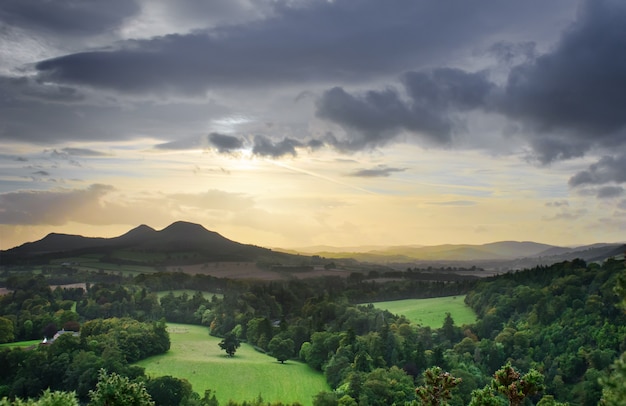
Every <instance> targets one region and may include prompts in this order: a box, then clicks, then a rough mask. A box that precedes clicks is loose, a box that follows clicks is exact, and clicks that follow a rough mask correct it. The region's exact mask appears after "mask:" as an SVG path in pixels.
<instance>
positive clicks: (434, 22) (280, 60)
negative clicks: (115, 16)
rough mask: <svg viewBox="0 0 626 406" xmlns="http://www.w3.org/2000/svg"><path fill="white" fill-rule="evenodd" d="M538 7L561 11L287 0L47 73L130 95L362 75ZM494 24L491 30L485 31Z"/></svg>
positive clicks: (401, 65) (423, 57)
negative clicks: (269, 12) (251, 16)
mask: <svg viewBox="0 0 626 406" xmlns="http://www.w3.org/2000/svg"><path fill="white" fill-rule="evenodd" d="M537 6H541V7H542V8H545V7H552V5H546V4H545V2H540V1H528V2H516V1H498V0H484V1H483V2H482V3H481V7H475V6H474V5H472V4H470V3H469V2H465V1H453V2H431V1H414V0H389V1H384V2H383V1H378V0H364V1H359V2H354V1H349V0H337V1H333V2H326V1H311V2H299V3H294V2H277V3H275V6H274V11H273V17H272V18H267V19H263V20H257V21H254V22H249V23H246V24H241V25H232V26H224V27H221V28H219V29H214V30H210V31H205V32H194V33H190V34H183V35H177V34H176V35H166V36H163V37H157V38H153V39H149V40H135V41H127V42H125V43H122V44H121V45H120V46H119V47H118V48H117V49H114V50H106V51H93V52H81V53H75V54H70V55H65V56H61V57H58V58H54V59H49V60H46V61H42V62H40V63H38V64H37V69H38V71H39V76H40V78H42V79H43V80H46V81H52V82H59V83H73V84H84V85H90V86H94V87H101V88H108V89H115V90H118V91H120V92H126V93H151V92H178V93H186V94H199V93H202V92H204V91H206V90H207V89H209V88H215V87H221V86H237V87H240V86H251V85H263V86H267V85H268V84H272V83H301V82H302V81H307V80H310V81H320V80H321V81H325V82H328V81H332V82H336V81H355V80H361V79H367V78H370V77H372V76H376V75H379V74H381V73H382V74H389V73H397V72H398V71H400V70H402V69H405V68H406V67H409V66H419V65H424V64H425V63H429V64H432V63H437V62H436V61H441V60H443V59H444V58H445V57H446V56H448V55H449V54H450V52H452V51H456V50H464V49H466V47H467V46H468V45H469V44H472V43H474V42H475V41H480V40H482V39H484V38H485V37H486V36H487V35H489V31H490V30H494V31H497V30H515V29H516V28H520V27H521V24H522V21H524V19H523V17H530V16H534V17H533V18H534V19H537V16H536V14H535V11H536V8H537ZM554 7H556V8H557V9H559V7H560V6H559V5H558V4H556V5H554ZM561 10H562V9H561ZM547 14H548V13H545V15H547ZM507 15H509V16H510V15H515V16H516V17H518V18H515V19H510V18H504V16H507ZM486 22H488V24H489V29H484V30H481V29H477V27H482V26H483V25H484V24H485V23H486ZM526 24H528V22H527V21H524V22H523V25H526Z"/></svg>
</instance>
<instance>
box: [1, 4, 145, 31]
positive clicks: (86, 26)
mask: <svg viewBox="0 0 626 406" xmlns="http://www.w3.org/2000/svg"><path fill="white" fill-rule="evenodd" d="M138 11H139V5H138V4H137V2H136V1H133V0H107V1H100V0H55V1H41V0H3V2H2V7H0V21H3V22H4V23H5V24H9V25H13V26H18V27H23V28H28V29H30V30H37V31H44V32H46V33H54V34H59V33H60V34H64V35H95V34H100V33H103V32H106V31H109V30H111V29H113V28H116V27H118V26H119V25H120V24H121V23H122V22H123V21H124V19H126V18H128V17H130V16H133V15H135V14H136V13H137V12H138Z"/></svg>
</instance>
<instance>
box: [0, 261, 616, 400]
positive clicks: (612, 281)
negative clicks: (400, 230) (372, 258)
mask: <svg viewBox="0 0 626 406" xmlns="http://www.w3.org/2000/svg"><path fill="white" fill-rule="evenodd" d="M623 271H624V264H623V262H620V261H614V260H610V261H607V262H605V263H604V264H601V265H599V264H586V263H585V262H583V261H580V260H575V261H570V262H563V263H560V264H555V265H552V266H549V267H536V268H533V269H528V270H524V271H518V272H515V273H511V274H504V275H501V276H498V277H494V278H489V279H483V280H480V281H474V280H459V281H446V282H443V281H436V280H428V281H427V280H422V278H421V276H416V275H417V274H418V273H420V272H417V271H416V270H411V271H410V272H409V273H410V274H411V275H410V277H407V278H404V279H403V280H384V279H367V278H364V277H363V276H362V275H356V274H352V275H350V276H349V277H347V278H340V277H324V278H319V279H311V280H290V281H281V282H275V281H274V282H251V281H229V280H220V279H217V278H213V277H206V276H203V275H186V274H182V273H173V274H170V273H158V274H151V275H140V276H138V277H136V278H134V279H132V280H129V281H128V282H129V283H128V284H123V285H121V284H107V283H96V284H93V285H89V286H87V288H86V289H85V290H82V289H77V290H67V291H62V290H55V291H51V290H50V289H49V288H48V287H47V283H46V280H45V279H44V278H43V277H42V276H36V277H29V278H13V279H12V280H11V288H12V289H13V292H12V294H11V295H8V296H5V297H2V298H0V339H2V337H4V340H5V341H6V340H8V341H10V340H13V339H24V338H28V337H33V336H35V335H38V334H41V332H43V331H44V330H45V329H46V326H51V325H53V326H63V325H67V323H68V322H74V323H76V322H78V321H81V322H83V324H82V329H81V336H80V338H76V337H73V336H72V335H64V336H62V337H61V338H60V339H58V340H57V341H56V342H55V343H54V344H53V345H51V346H48V347H41V348H37V349H35V350H34V351H21V350H10V351H9V350H4V351H1V352H0V358H1V359H0V363H1V364H2V365H7V366H8V367H9V368H7V369H3V370H2V371H0V396H2V395H8V396H18V397H22V398H27V397H33V396H37V395H38V394H40V393H41V392H42V390H44V389H45V388H50V389H52V390H67V391H69V390H73V391H76V395H77V396H78V398H79V399H80V400H81V401H82V402H84V401H86V400H87V399H88V398H89V391H90V390H93V389H94V387H95V385H96V382H97V381H98V370H99V369H101V368H104V369H106V370H108V371H110V372H111V373H116V374H119V375H120V376H123V377H126V378H128V379H130V380H131V381H133V382H135V381H141V382H143V384H144V385H145V386H146V389H147V391H148V393H151V394H152V393H159V390H160V391H161V393H162V392H168V391H169V389H166V388H173V387H175V386H176V385H178V386H180V387H181V389H179V390H178V392H177V393H188V395H185V397H184V399H185V400H184V403H180V402H179V403H176V404H189V405H192V404H201V405H215V404H216V401H215V400H214V397H213V398H211V396H210V393H209V394H205V397H204V398H200V397H199V396H198V395H191V394H189V393H193V391H192V390H191V387H190V386H187V385H188V383H186V384H185V383H184V382H182V383H181V382H178V381H176V378H172V379H174V380H173V381H169V382H166V381H163V382H160V383H159V385H161V386H159V385H157V384H155V383H151V380H148V379H147V378H145V376H143V371H142V370H141V369H139V368H137V367H133V366H131V365H130V363H132V362H134V361H136V360H138V359H141V358H144V357H146V356H149V355H151V354H156V353H160V352H163V351H166V350H167V348H169V339H168V338H166V337H167V333H166V331H165V325H164V323H163V322H158V321H156V320H160V319H161V318H165V320H167V321H171V322H185V323H194V324H202V325H205V326H207V328H208V331H209V333H210V334H212V335H215V336H219V337H222V338H223V340H222V342H221V343H220V345H221V346H222V347H223V349H224V350H225V351H226V352H227V353H228V354H230V355H235V352H236V350H237V348H238V345H239V344H240V343H241V342H243V341H245V342H248V343H250V344H252V345H253V346H255V347H256V348H257V349H258V350H260V351H265V352H267V353H269V354H270V355H272V356H274V357H276V359H277V360H279V361H280V362H285V361H288V360H289V359H300V360H302V361H304V362H306V363H307V364H309V365H310V366H311V367H312V368H314V369H316V370H319V371H321V372H322V373H323V374H324V375H325V377H326V379H327V381H328V383H329V385H330V387H331V388H332V391H331V392H325V393H320V394H319V395H318V396H317V397H316V399H315V404H316V406H326V405H353V404H354V405H356V404H358V405H389V404H393V403H396V404H404V402H414V403H415V404H444V402H447V403H448V404H450V405H453V406H457V405H468V404H472V405H492V404H493V405H498V404H506V403H509V404H513V405H516V404H522V401H523V399H526V400H524V402H527V403H528V402H539V403H538V404H541V405H550V404H552V405H555V404H558V403H557V402H556V401H554V399H558V400H559V401H562V402H563V401H564V402H569V403H570V404H571V405H596V404H597V403H598V402H599V401H600V399H601V398H602V397H604V400H605V401H606V402H607V404H611V403H610V402H611V401H612V400H611V399H618V400H616V401H615V402H614V403H613V404H619V400H620V399H621V400H623V399H624V398H623V397H622V398H620V396H624V395H623V394H622V393H621V392H620V389H619V388H620V384H619V382H621V381H620V380H619V379H620V377H622V378H623V376H626V372H625V371H626V367H624V365H626V361H624V358H622V361H621V363H620V362H617V363H615V362H616V359H618V358H619V355H620V354H621V353H622V352H624V351H626V316H625V314H624V311H623V309H622V308H621V298H620V296H619V295H618V294H617V293H616V291H615V289H614V288H615V286H621V285H620V279H619V275H620V274H622V273H623ZM368 276H372V277H374V276H376V275H368ZM130 282H132V283H130ZM163 286H167V289H178V288H189V287H191V286H193V287H194V288H198V289H200V288H206V287H211V289H212V291H214V292H216V291H218V292H221V293H223V296H222V297H220V298H218V297H217V296H213V297H212V298H211V299H210V300H207V299H205V297H204V296H203V295H202V294H201V293H200V292H198V293H196V294H194V295H186V294H184V295H181V296H174V295H173V294H170V295H166V296H164V297H162V298H161V299H159V297H158V296H157V294H156V293H155V291H154V290H155V289H159V288H161V287H163ZM462 293H467V298H466V302H467V304H468V305H470V306H471V307H472V308H473V309H474V310H475V311H476V312H477V314H478V316H479V318H478V321H477V322H476V323H475V324H472V325H466V326H457V325H455V323H454V320H453V319H452V317H451V316H450V315H447V317H446V318H445V319H443V320H442V326H441V328H436V329H432V328H430V327H427V326H422V325H417V324H415V323H411V322H410V321H409V320H407V319H406V318H404V317H403V316H400V315H394V314H391V313H389V312H386V311H382V310H379V309H376V308H374V307H373V306H372V305H360V304H358V303H359V302H361V303H362V302H369V301H374V300H381V299H386V300H388V299H401V298H407V297H434V296H444V295H458V294H462ZM74 304H75V308H74ZM94 318H95V319H96V320H92V321H85V320H88V319H94ZM109 318H113V319H109ZM29 321H30V323H32V324H30V323H28V322H29ZM69 326H71V324H70V325H69ZM11 328H12V329H13V330H12V331H10V330H11ZM50 330H53V329H52V328H51V329H50ZM111 332H115V333H111ZM11 337H12V338H11ZM503 365H504V367H503ZM513 365H514V366H515V368H519V369H520V370H523V371H529V372H528V373H527V374H525V375H524V374H520V373H519V372H517V370H516V369H515V368H513ZM433 368H438V369H433ZM59 370H62V371H65V372H64V374H59V373H56V374H55V372H54V371H59ZM533 371H534V372H533ZM611 371H613V373H611ZM620 374H621V375H620ZM183 387H184V388H183ZM416 387H417V388H418V390H417V391H416ZM511 387H514V388H516V389H518V390H519V391H521V392H519V393H518V394H517V395H515V394H514V393H513V391H511V390H510V388H511ZM159 388H160V389H159ZM185 388H186V389H185ZM507 388H508V389H507ZM435 389H436V390H435ZM433 390H435V392H436V393H438V395H437V396H436V397H435V398H436V399H438V400H437V402H439V403H433V402H434V401H432V402H431V403H428V402H429V401H428V400H427V399H432V396H431V395H432V393H433ZM507 391H508V392H507ZM603 391H604V395H603ZM520 393H521V394H523V395H524V396H523V397H521V398H520V397H519V396H521V395H520ZM444 394H445V395H444ZM542 395H545V396H543V398H542ZM161 396H164V395H163V394H161ZM516 396H517V397H516ZM181 399H182V398H181ZM181 402H183V400H181ZM202 402H204V403H202ZM253 402H256V403H248V404H250V405H253V404H254V405H261V404H264V403H263V401H262V399H257V400H255V401H253ZM481 402H482V403H481ZM503 402H504V403H503ZM550 402H552V403H550ZM157 404H159V403H158V402H157ZM231 406H236V403H231Z"/></svg>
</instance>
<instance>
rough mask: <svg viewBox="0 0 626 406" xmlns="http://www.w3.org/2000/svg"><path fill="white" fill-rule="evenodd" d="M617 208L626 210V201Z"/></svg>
mask: <svg viewBox="0 0 626 406" xmlns="http://www.w3.org/2000/svg"><path fill="white" fill-rule="evenodd" d="M617 207H618V208H619V209H621V210H626V199H625V200H622V201H621V202H619V204H618V205H617Z"/></svg>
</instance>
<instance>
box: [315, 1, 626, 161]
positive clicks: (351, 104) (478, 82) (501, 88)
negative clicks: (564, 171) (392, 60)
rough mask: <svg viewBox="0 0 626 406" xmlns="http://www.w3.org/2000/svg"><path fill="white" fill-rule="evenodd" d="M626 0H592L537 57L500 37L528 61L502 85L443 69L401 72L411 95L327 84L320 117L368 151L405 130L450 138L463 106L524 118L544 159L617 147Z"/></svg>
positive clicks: (350, 144) (442, 140)
mask: <svg viewBox="0 0 626 406" xmlns="http://www.w3.org/2000/svg"><path fill="white" fill-rule="evenodd" d="M624 21H626V3H620V2H615V1H610V0H602V1H591V0H589V1H586V2H585V3H584V7H583V8H582V10H581V12H580V14H579V19H578V21H577V22H576V23H574V24H573V25H572V26H571V27H570V28H569V29H568V30H566V31H565V32H564V34H563V36H562V38H561V39H560V41H559V42H558V43H557V44H556V46H555V47H554V49H553V50H552V51H550V52H547V53H545V54H543V55H540V56H534V55H535V54H534V52H533V47H532V46H531V45H528V44H527V45H525V46H522V45H520V46H519V47H521V49H516V48H515V47H514V46H512V45H507V44H503V43H498V44H496V46H495V49H492V52H499V53H500V54H501V56H500V57H501V58H504V59H508V60H517V59H516V56H518V55H520V54H522V55H523V57H522V58H521V59H522V61H521V62H520V63H518V65H516V66H514V67H513V68H512V69H511V70H510V72H509V74H508V77H507V79H506V81H505V83H504V84H502V85H497V84H496V83H495V82H492V81H490V79H489V78H488V75H487V74H488V72H477V73H470V72H465V71H462V70H460V69H449V68H436V69H432V70H430V71H425V70H421V71H413V72H408V73H406V74H404V75H403V76H402V83H403V85H404V87H405V90H406V93H407V94H408V96H409V98H408V100H403V99H401V98H400V96H399V95H398V92H396V91H394V90H390V89H386V90H382V91H376V90H372V91H366V92H362V93H360V94H357V95H353V94H349V93H347V92H346V91H345V90H343V89H342V88H338V87H335V88H332V89H330V90H327V91H326V92H325V93H324V94H323V95H322V97H321V98H320V99H319V100H318V103H317V115H318V116H319V117H320V118H323V119H326V120H328V121H331V122H334V123H336V124H339V125H341V126H342V127H343V128H344V130H346V135H347V137H348V140H347V141H344V142H343V144H341V143H340V144H341V145H340V146H343V147H347V148H349V149H359V148H363V147H367V146H376V145H381V144H384V143H386V142H388V141H390V140H392V139H394V138H395V137H396V136H397V134H398V133H400V132H403V131H405V132H406V131H408V132H411V133H414V134H418V135H419V139H421V140H422V142H424V141H426V142H433V141H434V142H435V145H437V144H442V145H447V144H449V143H450V142H452V141H453V140H454V137H453V136H454V135H455V134H456V133H457V132H459V133H460V132H461V131H463V125H464V123H463V113H464V112H467V111H471V110H480V111H484V112H486V113H491V114H500V115H502V116H504V117H505V118H508V119H513V120H515V121H517V122H519V123H521V124H522V125H523V129H522V130H521V131H518V134H517V136H519V137H523V138H525V139H526V140H527V141H528V143H529V145H530V146H531V149H532V151H531V155H532V158H534V159H536V160H538V161H539V162H541V163H543V164H547V163H550V162H552V161H554V160H558V159H568V158H573V157H580V156H583V155H585V154H586V153H587V152H588V151H589V150H590V149H591V148H594V147H599V148H615V147H616V146H623V145H624V143H625V140H626V116H625V115H624V114H623V112H624V111H625V110H626V92H624V91H622V89H624V88H626V59H624V58H622V57H620V56H621V55H622V54H623V51H624V49H626V35H624V30H623V26H624Z"/></svg>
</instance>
